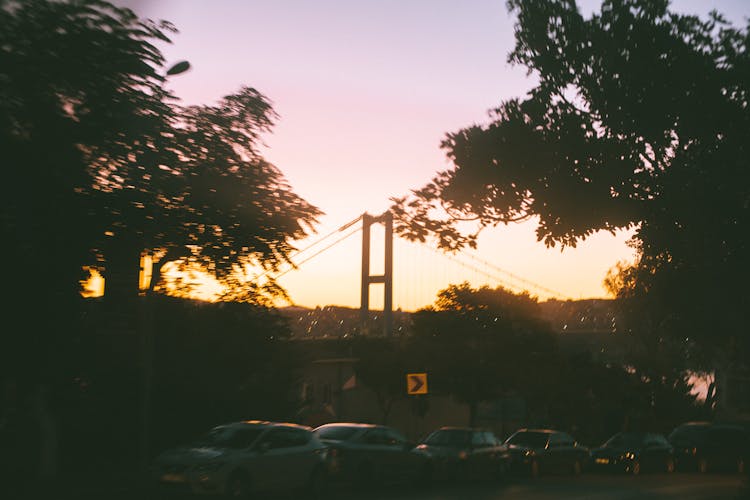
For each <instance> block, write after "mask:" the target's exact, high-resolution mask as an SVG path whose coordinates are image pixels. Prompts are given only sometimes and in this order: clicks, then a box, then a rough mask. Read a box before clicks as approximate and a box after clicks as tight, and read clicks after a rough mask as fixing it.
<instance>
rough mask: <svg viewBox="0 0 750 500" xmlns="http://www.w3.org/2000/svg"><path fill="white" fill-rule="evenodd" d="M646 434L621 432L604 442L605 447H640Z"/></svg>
mask: <svg viewBox="0 0 750 500" xmlns="http://www.w3.org/2000/svg"><path fill="white" fill-rule="evenodd" d="M645 439H646V435H645V434H642V433H640V432H621V433H619V434H615V435H614V436H612V437H611V438H609V440H608V441H607V442H606V443H604V447H605V448H640V447H641V446H642V445H643V441H644V440H645Z"/></svg>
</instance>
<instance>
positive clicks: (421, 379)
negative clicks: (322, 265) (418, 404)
mask: <svg viewBox="0 0 750 500" xmlns="http://www.w3.org/2000/svg"><path fill="white" fill-rule="evenodd" d="M406 393H407V394H427V374H426V373H407V374H406Z"/></svg>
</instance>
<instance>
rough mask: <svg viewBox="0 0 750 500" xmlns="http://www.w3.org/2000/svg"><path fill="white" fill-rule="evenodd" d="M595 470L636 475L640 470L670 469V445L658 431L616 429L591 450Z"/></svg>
mask: <svg viewBox="0 0 750 500" xmlns="http://www.w3.org/2000/svg"><path fill="white" fill-rule="evenodd" d="M591 463H592V465H593V467H594V468H595V469H596V470H611V471H622V472H628V473H630V474H634V475H636V474H640V473H641V472H644V471H652V472H657V471H658V472H674V469H675V459H674V454H673V449H672V445H670V444H669V441H667V438H665V437H664V436H663V435H661V434H653V433H647V432H618V433H617V434H615V435H614V436H612V437H611V438H609V439H608V440H607V442H606V443H604V444H603V445H602V446H601V447H599V448H596V449H594V450H592V451H591Z"/></svg>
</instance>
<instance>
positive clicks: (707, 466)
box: [668, 422, 750, 474]
mask: <svg viewBox="0 0 750 500" xmlns="http://www.w3.org/2000/svg"><path fill="white" fill-rule="evenodd" d="M668 439H669V442H670V443H671V444H672V446H673V447H674V451H675V458H676V460H677V467H678V468H679V469H680V470H685V471H698V472H709V471H727V472H739V473H740V474H741V473H743V472H745V470H746V469H745V467H746V464H747V462H748V460H750V436H749V435H748V433H747V431H746V430H745V429H744V428H743V427H741V426H739V425H731V424H722V423H710V422H688V423H685V424H682V425H680V426H678V427H676V428H675V429H674V430H673V431H672V432H671V433H670V434H669V438H668Z"/></svg>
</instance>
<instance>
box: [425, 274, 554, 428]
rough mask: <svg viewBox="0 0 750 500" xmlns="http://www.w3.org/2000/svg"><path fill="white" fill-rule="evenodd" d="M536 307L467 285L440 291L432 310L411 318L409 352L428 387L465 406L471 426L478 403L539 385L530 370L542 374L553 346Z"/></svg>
mask: <svg viewBox="0 0 750 500" xmlns="http://www.w3.org/2000/svg"><path fill="white" fill-rule="evenodd" d="M536 305H537V304H536V299H534V298H531V297H529V296H528V295H516V294H513V293H512V292H509V291H507V290H504V289H502V288H497V289H490V288H489V287H481V288H478V289H473V288H471V287H470V286H469V284H468V283H463V284H461V285H451V286H449V287H448V288H447V289H445V290H442V291H440V292H439V293H438V298H437V300H436V302H435V306H434V307H430V308H426V309H422V310H420V311H417V312H416V313H415V314H414V334H413V342H414V344H413V349H414V352H415V353H419V357H418V358H417V359H420V360H421V363H422V368H423V369H424V370H425V371H427V372H429V373H430V379H431V387H432V388H433V389H434V390H435V391H437V392H444V393H448V394H452V395H454V396H455V397H457V398H458V399H459V400H460V401H463V402H465V403H467V404H469V407H470V410H471V419H472V421H473V420H474V418H475V413H476V407H477V404H478V403H479V402H480V401H486V400H491V399H493V398H497V397H501V396H503V395H504V394H505V393H506V392H511V391H514V390H519V389H522V388H524V389H525V388H528V387H530V386H531V385H533V384H534V383H535V382H538V381H541V380H543V377H542V376H541V373H534V374H533V375H531V373H533V372H532V371H530V369H529V368H532V367H533V370H537V371H539V372H540V371H542V370H544V368H545V367H546V366H547V365H545V362H546V361H547V360H548V359H549V357H550V356H551V355H552V353H554V351H555V340H554V337H552V335H551V331H550V329H549V327H548V325H547V324H546V323H544V322H543V321H541V320H540V319H538V315H537V311H536V309H535V308H536ZM472 423H473V422H472Z"/></svg>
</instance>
